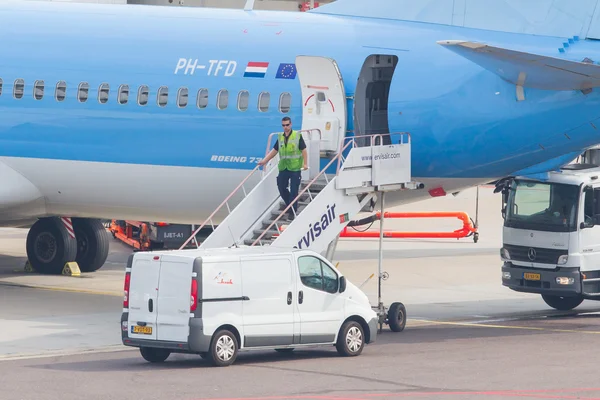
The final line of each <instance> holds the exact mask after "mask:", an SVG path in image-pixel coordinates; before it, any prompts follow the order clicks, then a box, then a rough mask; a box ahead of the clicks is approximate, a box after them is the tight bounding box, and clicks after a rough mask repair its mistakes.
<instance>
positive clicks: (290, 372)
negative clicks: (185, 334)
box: [0, 188, 600, 400]
mask: <svg viewBox="0 0 600 400" xmlns="http://www.w3.org/2000/svg"><path fill="white" fill-rule="evenodd" d="M474 195H475V190H474V189H473V190H469V191H467V192H465V193H461V194H459V195H458V196H456V197H454V196H447V197H446V198H436V199H431V200H428V201H425V202H422V203H418V204H415V205H411V206H409V207H402V208H397V209H396V210H389V211H432V210H437V211H448V210H451V211H466V212H468V213H469V215H470V216H471V217H472V218H473V219H475V196H474ZM480 197H481V199H480V214H479V223H480V226H479V232H480V240H479V242H478V243H473V240H472V238H464V239H460V240H456V239H435V240H434V239H427V240H423V239H385V240H384V263H383V270H384V271H386V272H387V273H388V274H389V279H387V280H385V281H383V284H382V290H383V301H384V303H385V304H387V305H389V304H390V303H391V302H392V301H402V302H403V303H404V304H405V305H406V308H407V312H408V318H409V319H408V322H407V325H406V329H405V330H404V331H403V332H400V333H393V332H391V331H390V330H389V328H387V327H386V326H384V329H383V332H382V333H381V334H380V335H378V338H377V342H376V343H374V344H371V345H368V346H366V347H365V349H364V351H363V353H362V355H360V356H359V357H356V358H343V357H340V356H338V354H337V353H336V351H335V349H334V348H329V347H327V348H322V349H313V350H296V351H294V352H293V353H292V354H279V353H276V352H274V351H260V352H247V353H240V355H239V356H238V359H237V361H236V363H235V364H234V365H233V366H231V367H228V368H213V367H210V366H209V363H208V362H207V361H205V360H203V359H201V358H200V357H199V356H194V355H171V357H170V358H169V359H168V360H167V361H166V362H165V363H164V364H149V363H147V362H146V361H144V360H143V359H142V357H141V356H140V354H139V352H138V351H137V350H136V349H130V348H127V347H124V346H122V345H121V341H120V331H119V329H120V315H121V311H122V287H123V275H124V264H125V262H126V260H127V257H128V255H129V254H130V253H131V249H129V248H127V247H126V246H125V245H123V244H121V243H119V242H117V241H114V242H111V254H110V256H109V260H108V262H107V264H106V265H105V266H104V267H103V268H102V270H100V271H98V272H97V273H94V274H85V275H84V277H82V278H75V277H63V276H55V277H47V276H39V275H36V274H26V273H23V272H22V269H23V265H24V263H25V260H26V259H25V250H24V249H25V241H24V240H25V237H26V234H27V231H26V230H21V229H1V230H0V254H1V255H0V304H1V305H0V399H2V400H4V399H7V400H12V399H35V400H45V399H49V400H50V399H52V400H54V399H61V400H62V399H82V398H85V399H137V400H140V399H189V400H194V399H216V398H218V399H273V400H275V399H281V400H286V399H326V400H332V399H397V398H419V399H439V398H443V399H488V398H489V399H503V398H505V399H512V398H539V399H577V398H580V399H600V380H598V377H597V376H598V374H597V372H596V371H597V367H596V363H595V361H596V357H595V356H594V355H595V352H594V349H595V348H596V345H599V346H600V303H598V302H590V301H585V302H584V303H583V304H582V305H581V306H579V307H578V308H577V309H576V310H574V311H571V312H559V311H556V310H553V309H551V308H550V307H548V306H547V305H546V304H545V303H544V302H543V301H542V300H541V298H540V296H538V295H530V294H522V293H516V292H512V291H510V290H509V289H506V288H504V287H502V285H501V280H500V264H501V263H500V258H499V251H498V250H499V248H500V246H501V229H502V226H501V225H502V219H501V217H500V212H499V210H500V198H499V197H500V196H499V195H492V194H491V189H489V188H481V189H480ZM460 227H461V223H460V222H459V221H458V220H451V219H450V220H449V221H447V222H441V221H440V220H436V221H422V220H419V221H411V220H386V221H385V222H384V228H385V230H389V229H397V230H410V231H422V230H431V229H439V230H445V231H452V230H454V229H458V228H460ZM371 229H378V224H373V226H372V227H371ZM377 243H378V241H377V239H343V240H341V241H340V244H339V246H338V251H337V252H336V256H335V260H334V262H338V261H339V265H338V268H340V270H341V271H342V272H343V273H344V274H346V275H347V277H348V278H349V279H350V281H352V282H354V283H355V284H358V285H360V284H361V283H363V281H365V280H366V279H367V278H368V277H369V275H371V274H372V273H377V255H378V250H377ZM362 289H363V290H364V291H365V293H367V295H368V296H369V298H370V299H371V302H372V303H373V304H376V303H377V282H376V278H375V277H374V278H373V279H370V280H368V281H367V282H366V283H365V285H364V286H363V287H362Z"/></svg>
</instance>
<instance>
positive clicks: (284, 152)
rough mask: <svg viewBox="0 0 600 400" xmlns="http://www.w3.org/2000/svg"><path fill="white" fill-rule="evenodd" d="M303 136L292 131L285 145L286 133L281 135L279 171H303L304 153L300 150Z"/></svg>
mask: <svg viewBox="0 0 600 400" xmlns="http://www.w3.org/2000/svg"><path fill="white" fill-rule="evenodd" d="M301 137H302V134H301V133H300V134H298V132H296V131H294V130H293V131H292V133H290V136H289V137H288V142H287V145H286V144H285V133H283V132H281V133H280V134H279V170H280V171H283V170H285V169H287V170H288V171H302V164H303V161H304V160H303V159H302V151H301V150H300V138H301Z"/></svg>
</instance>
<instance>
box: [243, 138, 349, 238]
mask: <svg viewBox="0 0 600 400" xmlns="http://www.w3.org/2000/svg"><path fill="white" fill-rule="evenodd" d="M350 143H352V142H348V143H347V144H346V145H345V146H344V147H343V148H342V150H341V151H340V152H339V153H338V154H336V156H335V157H334V158H332V159H331V161H329V163H328V164H327V165H326V166H325V167H324V168H323V169H321V171H320V172H319V173H318V174H317V176H315V177H314V178H313V179H312V180H311V181H310V182H309V183H308V185H306V187H305V188H304V189H302V191H301V192H300V193H298V196H296V198H295V199H294V200H292V201H291V202H290V204H289V205H288V206H287V207H286V208H285V209H284V210H283V211H282V212H281V213H280V214H279V215H278V216H277V218H275V220H274V221H273V222H271V225H269V226H268V227H267V228H266V229H264V230H263V232H262V233H261V234H260V236H259V237H258V238H256V240H255V241H254V242H253V243H252V244H251V245H250V246H254V245H255V244H256V243H257V242H258V241H260V239H262V237H263V236H264V235H265V233H267V231H268V230H269V229H271V228H272V227H273V225H275V224H276V223H277V221H279V219H280V218H281V217H282V216H283V215H284V214H285V213H286V212H287V211H288V210H289V209H290V208H291V207H292V205H293V204H294V203H296V202H297V201H298V199H300V197H301V196H302V195H303V194H304V193H305V192H306V191H307V190H308V189H309V188H310V187H311V185H312V184H313V183H315V182H316V180H317V179H318V178H319V177H320V176H321V175H323V174H324V173H325V171H327V169H328V168H329V167H330V166H331V164H333V163H334V162H335V161H336V159H338V158H339V157H341V155H342V151H344V150H345V149H346V147H348V146H349V145H350Z"/></svg>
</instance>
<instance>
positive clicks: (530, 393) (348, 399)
mask: <svg viewBox="0 0 600 400" xmlns="http://www.w3.org/2000/svg"><path fill="white" fill-rule="evenodd" d="M585 392H600V388H569V389H540V390H481V391H476V390H474V391H466V390H461V391H452V390H444V391H430V392H425V391H420V392H416V391H415V392H410V391H407V392H395V393H393V392H392V393H359V394H348V395H345V396H344V395H312V396H311V395H295V396H293V395H283V396H264V397H205V398H200V399H197V400H292V399H294V400H300V399H305V400H315V399H322V400H364V399H369V398H371V399H372V398H381V397H385V398H397V397H422V396H435V397H437V396H444V397H448V396H502V397H504V398H506V397H531V398H543V399H586V400H600V397H581V396H573V395H566V394H564V393H585Z"/></svg>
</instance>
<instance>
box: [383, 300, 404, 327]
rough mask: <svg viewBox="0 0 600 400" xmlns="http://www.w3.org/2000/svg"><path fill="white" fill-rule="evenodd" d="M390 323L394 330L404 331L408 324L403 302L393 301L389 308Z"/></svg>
mask: <svg viewBox="0 0 600 400" xmlns="http://www.w3.org/2000/svg"><path fill="white" fill-rule="evenodd" d="M387 317H388V325H389V326H390V329H391V330H392V331H394V332H402V331H403V330H404V327H405V326H406V308H405V307H404V304H402V303H399V302H398V303H392V305H391V306H390V309H389V310H388V315H387Z"/></svg>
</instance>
